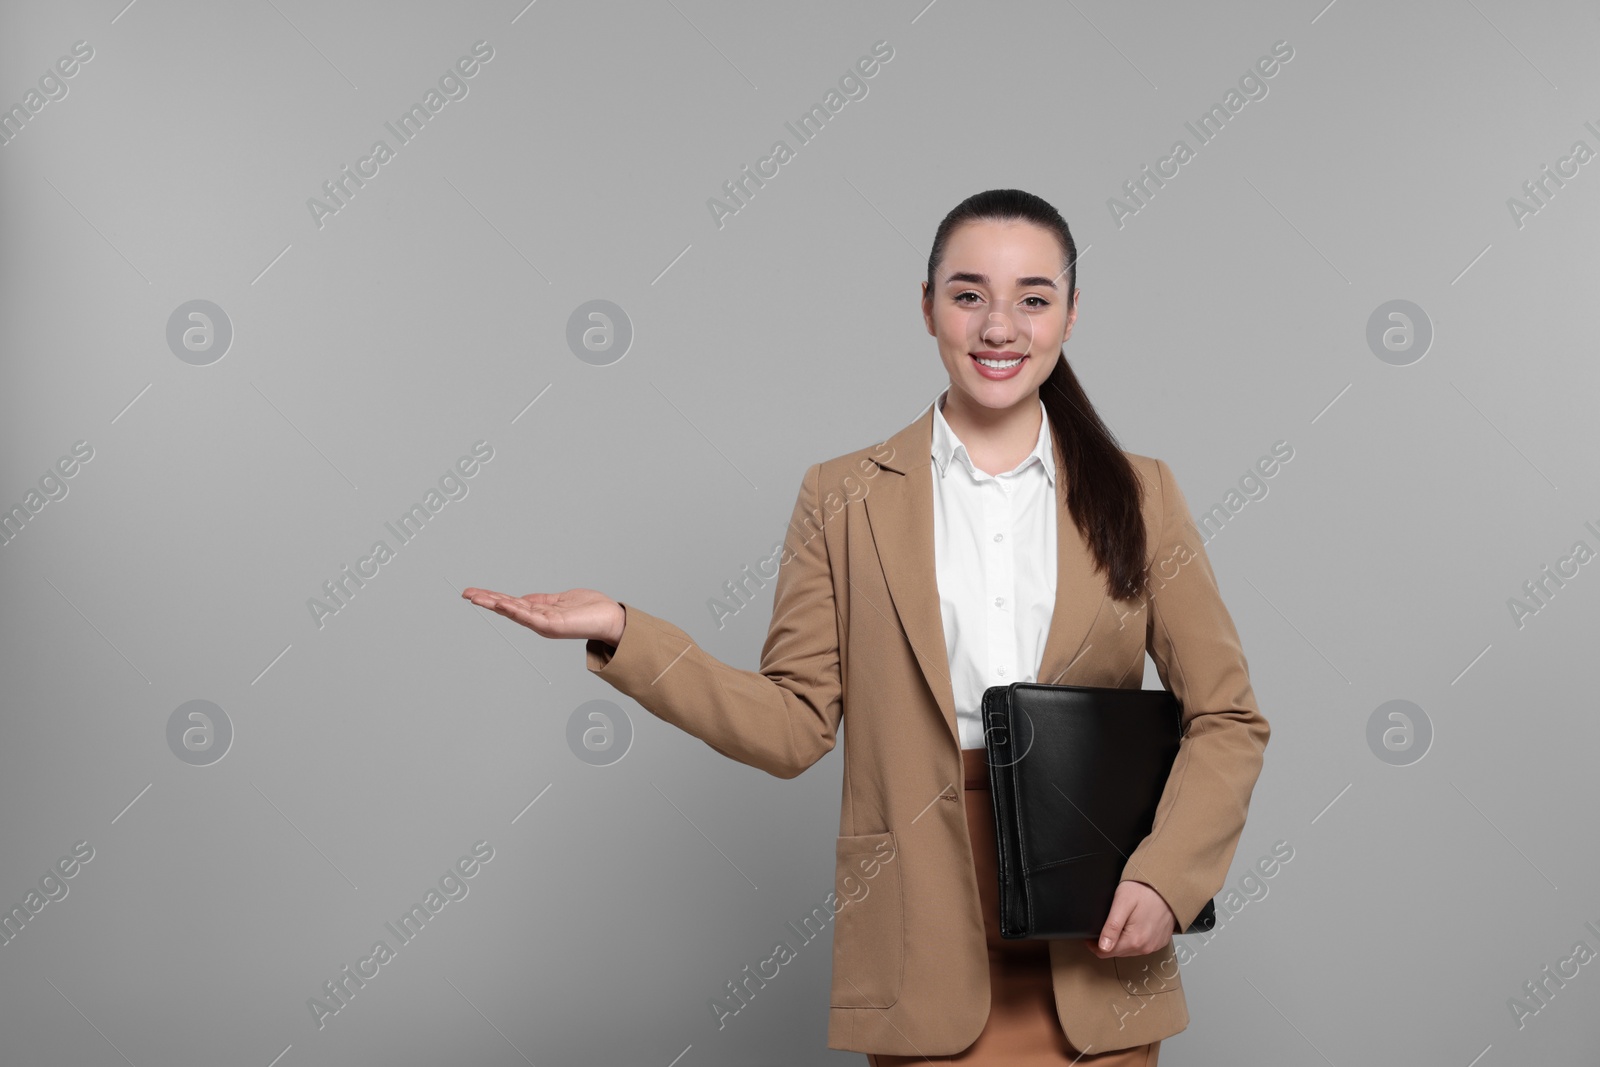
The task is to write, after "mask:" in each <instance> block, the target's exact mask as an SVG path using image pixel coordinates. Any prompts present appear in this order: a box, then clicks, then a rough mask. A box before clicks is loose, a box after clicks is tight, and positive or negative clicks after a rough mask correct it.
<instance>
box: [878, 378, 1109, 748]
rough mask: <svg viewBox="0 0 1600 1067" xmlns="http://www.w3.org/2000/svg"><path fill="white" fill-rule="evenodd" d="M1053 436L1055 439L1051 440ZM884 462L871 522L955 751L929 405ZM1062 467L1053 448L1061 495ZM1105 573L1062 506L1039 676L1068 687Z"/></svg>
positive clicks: (893, 442) (895, 440)
mask: <svg viewBox="0 0 1600 1067" xmlns="http://www.w3.org/2000/svg"><path fill="white" fill-rule="evenodd" d="M1052 439H1053V437H1052ZM887 443H888V444H889V446H890V447H891V449H892V451H891V452H890V453H889V458H888V459H887V460H874V462H876V463H877V464H878V466H879V467H881V468H883V470H884V471H886V472H889V473H891V474H892V475H893V476H892V477H883V478H879V479H877V480H876V481H875V483H874V484H873V485H872V487H871V488H870V489H869V490H868V492H867V493H866V495H865V497H863V500H864V502H865V506H866V510H867V522H868V526H869V527H870V528H871V530H872V539H873V543H874V545H875V546H876V548H877V552H878V560H879V563H880V565H881V566H882V567H883V573H884V578H885V580H886V582H887V584H888V587H889V595H890V598H891V599H892V600H893V601H894V608H895V612H896V614H897V615H898V616H899V618H900V626H901V628H902V629H903V630H904V631H905V635H906V640H907V641H908V642H909V643H910V645H911V649H912V651H913V652H914V653H915V655H916V659H917V664H918V666H919V667H920V668H921V669H922V674H923V676H924V678H925V679H926V680H927V682H928V687H929V689H931V690H932V691H933V696H934V701H935V703H936V704H937V705H938V710H939V712H940V714H941V715H942V716H943V717H944V720H945V726H946V728H947V729H948V730H949V732H950V736H951V738H952V740H954V741H955V743H956V746H957V747H958V748H959V747H960V744H961V732H960V728H959V727H958V726H957V722H956V702H955V690H954V686H953V685H952V683H951V679H950V661H949V656H948V655H947V654H946V652H945V643H944V617H943V614H942V612H941V610H940V605H939V586H938V568H937V565H936V563H935V558H934V545H933V475H932V472H931V471H930V469H929V468H930V467H931V466H932V464H933V457H932V451H933V405H932V404H929V405H928V407H927V409H926V410H925V411H924V412H923V413H922V414H921V415H920V416H918V417H917V419H916V420H915V421H914V422H912V423H911V424H910V425H909V426H907V427H905V428H904V429H902V430H900V431H899V432H898V433H896V434H894V435H893V436H892V437H890V438H889V440H888V442H887ZM1065 479H1066V471H1065V469H1064V468H1063V466H1062V463H1061V452H1060V445H1059V444H1057V445H1056V491H1057V493H1058V494H1061V493H1064V492H1065V488H1066V487H1065ZM1107 599H1108V597H1107V596H1106V588H1105V577H1104V575H1102V574H1099V573H1096V572H1095V571H1094V556H1093V553H1092V552H1091V551H1090V549H1089V546H1088V544H1087V543H1086V542H1085V541H1084V539H1083V535H1082V534H1080V533H1079V532H1078V528H1077V526H1076V525H1074V524H1073V522H1072V517H1071V515H1069V514H1068V513H1067V511H1066V509H1065V508H1062V509H1060V510H1058V511H1057V513H1056V599H1055V608H1054V609H1053V613H1052V615H1051V617H1050V631H1049V633H1048V634H1047V635H1046V638H1045V645H1044V651H1043V654H1042V656H1041V659H1040V665H1039V674H1038V679H1039V681H1041V682H1048V683H1052V684H1066V683H1064V681H1063V676H1064V675H1065V674H1066V673H1067V670H1068V668H1069V667H1071V666H1073V665H1074V664H1075V663H1076V662H1077V659H1078V657H1079V655H1080V650H1081V651H1084V652H1086V651H1087V649H1084V648H1083V643H1084V640H1085V638H1087V637H1088V634H1089V630H1090V627H1092V626H1093V625H1094V621H1095V619H1096V617H1097V616H1098V615H1099V613H1100V611H1101V609H1102V608H1103V606H1104V604H1105V601H1106V600H1107Z"/></svg>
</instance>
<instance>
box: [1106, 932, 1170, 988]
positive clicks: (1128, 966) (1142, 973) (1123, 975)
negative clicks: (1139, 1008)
mask: <svg viewBox="0 0 1600 1067" xmlns="http://www.w3.org/2000/svg"><path fill="white" fill-rule="evenodd" d="M1111 959H1112V962H1113V963H1115V964H1116V967H1117V978H1118V979H1120V980H1121V982H1122V988H1123V989H1126V990H1127V991H1128V992H1130V993H1135V994H1138V995H1139V996H1154V995H1155V994H1157V993H1170V992H1172V991H1173V990H1174V989H1177V988H1179V986H1180V984H1181V983H1180V982H1179V979H1178V948H1177V946H1176V945H1175V944H1173V943H1172V942H1171V941H1168V942H1167V944H1166V947H1165V948H1158V949H1156V950H1155V951H1154V952H1146V953H1144V954H1143V955H1140V956H1113V957H1111Z"/></svg>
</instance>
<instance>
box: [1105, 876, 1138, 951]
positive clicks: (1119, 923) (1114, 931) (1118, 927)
mask: <svg viewBox="0 0 1600 1067" xmlns="http://www.w3.org/2000/svg"><path fill="white" fill-rule="evenodd" d="M1132 911H1133V903H1132V901H1131V900H1129V898H1128V894H1126V893H1124V892H1123V891H1122V887H1121V886H1120V885H1119V886H1118V887H1117V892H1116V893H1115V894H1114V895H1113V896H1112V898H1111V914H1110V915H1107V916H1106V923H1105V925H1104V926H1102V927H1101V928H1100V945H1099V947H1100V950H1101V951H1102V952H1110V951H1111V950H1113V949H1114V948H1116V947H1117V940H1118V939H1119V938H1120V937H1121V936H1122V932H1123V929H1124V928H1125V927H1126V926H1127V925H1128V916H1129V915H1130V914H1131V913H1132Z"/></svg>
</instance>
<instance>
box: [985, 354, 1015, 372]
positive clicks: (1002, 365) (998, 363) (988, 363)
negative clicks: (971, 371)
mask: <svg viewBox="0 0 1600 1067" xmlns="http://www.w3.org/2000/svg"><path fill="white" fill-rule="evenodd" d="M973 358H974V359H976V360H977V361H978V362H979V363H982V364H983V365H984V366H985V367H993V368H994V369H995V370H1005V369H1006V368H1008V367H1015V366H1016V365H1017V364H1018V363H1021V362H1022V357H1021V356H1018V357H1017V358H1016V359H1008V360H1003V361H1002V360H997V359H984V358H983V357H982V356H974V357H973Z"/></svg>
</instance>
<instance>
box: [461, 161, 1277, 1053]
mask: <svg viewBox="0 0 1600 1067" xmlns="http://www.w3.org/2000/svg"><path fill="white" fill-rule="evenodd" d="M1076 283H1077V247H1076V245H1075V244H1074V243H1073V240H1072V234H1071V232H1070V231H1069V230H1068V228H1067V224H1066V221H1065V220H1064V219H1062V218H1061V215H1060V214H1059V213H1058V212H1057V211H1056V210H1055V209H1054V208H1053V207H1051V206H1050V205H1049V204H1048V203H1046V202H1045V201H1044V200H1041V199H1040V198H1039V197H1037V196H1033V195H1031V194H1029V193H1026V192H1023V191H1021V190H1017V189H992V190H989V191H988V192H984V193H979V194H977V195H975V196H972V197H969V198H968V199H967V200H965V201H963V202H962V203H961V204H959V205H957V207H956V208H955V209H954V210H953V211H951V212H950V213H949V214H948V215H947V216H945V218H944V220H943V221H942V222H941V223H940V225H939V228H938V230H937V232H936V234H935V236H934V241H933V248H932V251H931V253H930V255H929V257H928V271H927V277H926V279H925V280H922V281H921V283H920V284H921V288H922V296H921V305H922V313H923V319H924V322H925V324H926V326H927V330H928V333H929V334H931V335H932V336H933V337H934V339H935V342H936V347H937V351H938V356H939V359H940V360H941V362H942V363H943V364H944V368H945V371H946V373H947V375H948V377H949V384H948V386H947V387H946V388H945V389H944V390H943V392H941V393H940V395H939V396H938V397H936V398H935V400H934V402H933V403H932V404H930V405H929V406H928V407H927V408H925V409H924V411H923V413H922V414H921V415H919V416H918V417H917V418H916V420H915V421H913V422H912V423H911V424H910V425H908V426H905V427H903V428H902V429H900V430H899V431H898V432H896V433H894V434H892V435H891V436H889V437H888V438H887V439H884V440H883V441H882V442H881V443H880V444H878V445H875V446H872V447H871V448H861V449H856V450H855V451H852V452H848V453H845V454H844V455H841V456H835V457H833V458H831V459H827V460H824V461H822V462H820V463H813V464H812V465H811V466H810V467H808V468H807V469H806V472H805V475H804V477H802V478H801V479H800V487H799V493H798V495H797V497H796V500H795V506H794V511H793V513H792V517H791V519H790V522H789V527H788V529H787V530H786V531H785V534H784V549H783V553H782V559H781V565H780V566H779V568H778V572H777V576H776V587H775V589H774V591H773V602H772V621H771V623H770V626H769V628H768V631H767V638H766V641H765V643H764V644H763V645H762V648H761V663H760V667H759V669H758V670H744V669H741V668H738V667H735V666H732V665H730V664H727V663H724V662H722V661H721V660H718V659H717V658H716V657H714V656H712V655H710V654H709V653H708V652H706V651H705V649H704V648H702V647H701V646H700V645H699V644H698V643H697V642H696V641H695V640H694V638H693V637H691V636H690V635H689V634H688V633H687V632H686V631H685V630H683V629H682V628H680V627H678V626H676V625H674V624H673V623H671V622H670V621H668V620H667V619H665V618H663V617H661V616H660V615H655V614H652V613H650V612H647V611H645V610H643V609H642V608H641V607H640V606H639V605H638V604H636V603H632V602H622V601H619V600H615V599H613V598H612V597H609V596H607V595H606V594H604V593H602V592H600V591H598V590H595V589H568V590H566V591H564V592H559V593H528V594H526V595H524V596H510V595H507V594H505V593H498V592H494V591H492V590H488V589H478V588H469V589H466V590H465V591H463V593H462V596H464V597H466V598H467V599H468V600H470V601H471V602H472V603H474V604H476V605H478V606H480V607H484V608H488V609H490V610H492V611H495V612H497V613H498V614H501V615H504V616H506V617H507V618H509V619H512V620H514V621H516V622H518V623H520V624H522V625H523V626H526V627H527V628H528V629H530V630H533V631H534V632H535V633H537V634H540V635H541V636H544V637H550V638H582V639H584V641H585V644H584V663H585V666H586V667H587V668H588V670H589V671H590V673H591V674H593V675H594V676H595V677H596V678H598V679H600V680H601V681H603V682H605V683H607V684H608V685H610V686H612V687H613V688H615V689H616V690H617V691H618V692H620V693H622V694H624V695H626V696H628V697H631V698H632V699H633V700H635V701H637V702H638V703H639V705H640V706H641V707H643V708H645V709H646V710H647V711H649V712H650V713H651V714H653V715H655V716H656V717H657V718H659V719H661V720H662V721H664V722H668V723H671V724H672V725H674V726H677V727H679V728H680V729H682V730H683V731H684V732H686V733H688V734H690V735H692V736H694V737H697V738H699V739H700V740H702V741H704V742H705V743H706V745H708V746H709V747H710V748H711V749H712V750H713V751H715V752H717V753H718V754H720V755H723V756H727V757H728V758H729V759H734V760H738V761H739V762H741V763H744V764H747V765H749V766H751V767H755V768H758V769H760V770H762V771H765V772H767V773H768V774H771V775H773V776H775V777H778V778H785V779H787V778H794V777H796V776H797V775H799V774H801V773H803V772H804V771H805V770H806V769H807V768H808V767H810V766H812V765H813V764H814V763H816V762H817V761H818V760H819V759H821V758H822V757H823V756H824V755H826V754H827V753H828V752H830V751H832V750H833V748H834V747H835V744H836V742H837V741H838V740H839V737H840V732H841V730H842V732H843V740H844V745H843V749H844V774H843V783H844V787H843V793H842V796H841V803H840V810H839V828H838V835H837V839H836V849H835V857H834V861H835V862H834V874H835V884H836V885H838V886H844V885H846V884H847V883H846V881H845V880H846V879H847V878H849V877H852V876H853V874H854V871H855V869H856V867H857V865H858V864H859V863H860V861H861V859H862V858H863V856H865V855H867V854H869V853H871V852H873V851H874V850H875V849H876V848H878V847H879V846H887V847H889V848H891V849H892V851H893V854H894V862H893V864H892V865H890V866H889V867H888V868H887V870H888V872H889V873H887V874H886V875H880V876H879V877H880V880H879V881H878V882H876V883H875V884H874V886H873V891H872V892H871V894H870V895H868V896H866V897H865V898H864V899H862V900H860V901H859V902H852V903H851V904H850V907H849V908H847V909H845V910H844V911H842V912H841V913H840V915H839V922H837V923H836V924H835V927H834V931H833V971H832V980H831V983H830V986H829V997H828V1046H829V1047H830V1048H835V1049H848V1050H852V1051H856V1052H863V1053H866V1054H867V1058H868V1061H869V1063H870V1064H872V1065H873V1067H891V1065H901V1064H905V1065H910V1064H922V1063H924V1062H926V1061H927V1060H928V1059H930V1058H937V1059H939V1060H940V1061H941V1062H951V1063H963V1064H969V1065H973V1067H977V1065H993V1064H1005V1065H1006V1067H1029V1065H1043V1064H1071V1063H1079V1064H1082V1065H1084V1067H1087V1064H1088V1063H1093V1064H1095V1065H1096V1067H1156V1064H1157V1057H1158V1055H1159V1050H1160V1045H1161V1042H1162V1040H1163V1039H1164V1038H1167V1037H1170V1036H1172V1035H1173V1034H1176V1033H1178V1032H1179V1031H1181V1030H1182V1029H1184V1027H1185V1026H1187V1025H1188V1022H1189V1013H1188V1006H1187V1002H1186V1000H1185V996H1184V990H1183V980H1182V977H1181V975H1180V974H1179V973H1178V968H1177V966H1176V961H1175V958H1174V957H1175V949H1174V945H1173V940H1172V935H1173V934H1174V933H1176V932H1179V931H1182V930H1185V929H1187V928H1188V927H1189V926H1190V924H1191V923H1192V922H1193V921H1194V919H1195V917H1196V916H1197V915H1198V914H1199V912H1200V910H1201V908H1202V907H1203V906H1204V905H1205V904H1206V903H1207V902H1208V901H1210V900H1211V898H1212V895H1213V894H1214V893H1215V892H1216V891H1217V889H1218V888H1219V887H1221V885H1222V883H1223V880H1224V878H1225V877H1226V876H1227V872H1228V865H1229V862H1230V861H1231V859H1232V857H1233V853H1234V850H1235V848H1236V846H1237V845H1238V841H1239V836H1240V833H1241V832H1242V830H1243V828H1244V818H1245V813H1246V810H1247V809H1248V807H1249V801H1250V794H1251V791H1252V789H1253V788H1254V785H1255V781H1256V778H1257V776H1258V774H1259V773H1260V770H1261V765H1262V752H1263V751H1264V749H1265V748H1266V744H1267V738H1268V735H1269V731H1268V727H1267V721H1266V719H1265V718H1264V717H1263V716H1262V715H1261V712H1260V710H1259V709H1258V708H1257V706H1256V701H1255V695H1254V693H1253V691H1252V689H1251V686H1250V680H1249V676H1248V673H1247V668H1246V663H1245V659H1244V653H1243V649H1242V648H1241V647H1240V645H1239V636H1238V633H1237V631H1236V630H1235V629H1234V626H1233V622H1232V619H1231V618H1230V617H1229V615H1228V613H1227V610H1226V608H1225V607H1224V606H1223V604H1222V598H1221V595H1220V592H1219V591H1218V589H1217V582H1216V575H1215V573H1214V572H1213V571H1212V569H1211V566H1210V563H1209V561H1208V560H1207V559H1206V556H1205V546H1204V545H1203V544H1201V543H1200V541H1199V539H1198V538H1197V537H1196V535H1195V527H1194V522H1193V519H1192V518H1191V516H1190V514H1189V508H1188V504H1187V502H1186V501H1185V499H1184V496H1183V493H1182V492H1181V491H1180V490H1179V488H1178V485H1177V481H1176V479H1175V478H1174V477H1173V474H1172V470H1171V468H1170V467H1168V466H1167V464H1166V463H1165V462H1163V461H1162V460H1159V459H1156V458H1154V457H1152V456H1143V455H1139V454H1137V453H1133V452H1125V451H1123V450H1122V449H1121V448H1120V447H1119V446H1118V444H1117V441H1116V438H1115V437H1114V436H1112V434H1111V432H1110V430H1109V429H1107V428H1106V426H1105V424H1104V423H1103V422H1101V420H1100V417H1099V415H1098V414H1096V412H1095V409H1094V405H1093V404H1091V403H1090V401H1089V398H1088V396H1086V395H1085V393H1084V391H1083V388H1082V386H1081V385H1080V384H1079V382H1078V379H1077V377H1076V375H1075V374H1074V373H1073V371H1072V368H1071V366H1070V365H1069V364H1068V362H1067V359H1066V352H1065V342H1066V341H1067V339H1068V337H1070V336H1071V333H1072V327H1073V323H1074V322H1076V320H1077V316H1078V299H1077V298H1078V290H1077V284H1076ZM639 476H640V477H653V476H654V475H652V474H651V473H650V472H648V471H644V472H641V473H640V474H639ZM856 478H859V479H860V481H859V484H860V485H861V486H862V487H863V489H866V488H868V487H870V491H863V492H862V493H860V494H859V496H860V499H859V500H855V499H849V498H850V496H851V494H850V493H849V492H848V491H847V492H844V493H840V492H837V491H836V490H835V488H834V487H836V486H841V485H846V484H847V479H856ZM868 479H870V482H869V481H868ZM847 499H848V506H847V505H846V500H847ZM688 536H692V534H690V535H688ZM1175 556H1180V557H1181V558H1182V559H1183V560H1185V561H1186V562H1185V565H1184V566H1183V567H1181V568H1178V569H1177V570H1176V571H1175V572H1172V573H1170V574H1163V575H1162V576H1161V578H1160V581H1161V583H1162V584H1161V585H1160V595H1159V596H1157V595H1155V592H1154V589H1153V588H1152V587H1153V585H1154V584H1155V582H1154V581H1153V578H1154V575H1153V574H1152V571H1151V568H1152V566H1153V565H1154V564H1155V563H1156V561H1158V560H1164V559H1171V558H1174V557H1175ZM1129 618H1136V619H1139V620H1140V621H1141V623H1142V624H1141V625H1138V626H1128V625H1125V622H1124V620H1126V619H1129ZM1146 654H1148V655H1149V656H1150V657H1151V658H1152V659H1153V660H1154V661H1155V665H1156V669H1157V671H1158V673H1159V674H1160V676H1161V680H1162V683H1163V685H1165V686H1166V687H1167V688H1168V689H1170V690H1171V691H1172V693H1173V695H1174V696H1175V697H1176V698H1177V701H1178V703H1179V705H1180V706H1181V708H1182V717H1183V721H1182V726H1183V735H1182V740H1181V742H1180V744H1179V748H1178V754H1177V758H1176V759H1175V760H1174V761H1173V763H1172V770H1171V772H1170V774H1169V775H1168V777H1167V781H1166V783H1165V786H1164V790H1163V792H1162V795H1161V800H1160V804H1159V806H1158V808H1157V810H1156V817H1155V822H1154V826H1153V828H1152V830H1151V832H1150V833H1149V834H1148V835H1147V836H1146V837H1145V838H1144V839H1143V840H1142V841H1141V842H1140V843H1139V845H1138V847H1137V848H1135V849H1134V850H1133V852H1132V854H1131V855H1129V856H1128V857H1127V862H1126V864H1125V865H1124V866H1123V868H1122V870H1121V871H1120V872H1119V875H1120V881H1119V882H1118V884H1117V886H1116V890H1115V895H1114V896H1113V898H1112V902H1111V909H1110V914H1109V916H1108V917H1107V919H1106V921H1105V924H1104V926H1103V927H1102V928H1101V929H1100V931H1099V936H1098V937H1097V938H1061V939H1031V938H1018V939H1006V938H1003V937H1002V936H1001V935H1000V931H999V897H998V893H999V882H998V877H999V876H998V870H997V866H998V864H997V848H996V837H995V821H994V809H993V805H992V802H991V798H990V796H989V792H988V775H987V770H988V767H987V762H986V745H985V739H984V736H983V729H982V725H981V719H980V718H979V717H978V716H979V713H980V711H981V697H982V695H983V692H984V691H985V689H986V688H987V687H990V686H996V685H1005V684H1008V683H1011V682H1029V681H1033V680H1035V679H1038V680H1041V681H1044V682H1046V683H1056V684H1063V685H1088V686H1125V687H1126V686H1130V685H1131V686H1137V685H1138V684H1139V683H1140V680H1141V679H1142V678H1143V675H1144V666H1145V656H1146ZM1180 664H1181V667H1180ZM840 895H844V894H843V892H842V891H841V893H840ZM1086 1056H1087V1059H1086V1058H1085V1057H1086Z"/></svg>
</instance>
